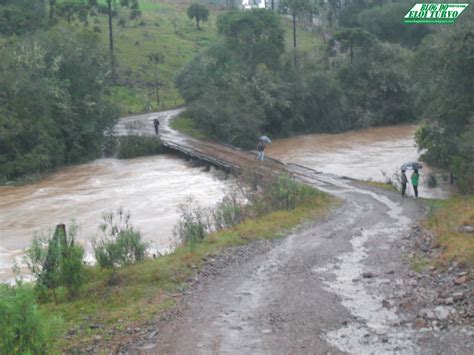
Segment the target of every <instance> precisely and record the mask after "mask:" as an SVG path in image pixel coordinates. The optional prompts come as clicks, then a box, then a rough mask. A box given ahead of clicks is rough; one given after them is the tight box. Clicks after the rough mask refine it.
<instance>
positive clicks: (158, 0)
mask: <svg viewBox="0 0 474 355" xmlns="http://www.w3.org/2000/svg"><path fill="white" fill-rule="evenodd" d="M187 4H188V2H187V1H183V2H179V1H178V2H170V1H166V0H142V1H140V9H141V11H142V16H141V17H140V18H138V19H137V20H133V21H129V20H127V21H126V25H125V26H118V25H117V19H115V22H114V23H115V27H114V30H115V32H114V41H115V42H114V43H115V52H116V57H117V62H118V63H119V84H117V85H116V86H115V87H114V89H113V91H112V92H111V97H112V98H113V99H114V100H115V101H117V102H119V103H120V105H121V107H122V115H128V114H135V113H143V112H147V110H152V111H157V110H163V109H170V108H175V107H178V106H182V105H183V104H184V101H183V99H182V98H181V97H180V95H179V94H178V92H177V91H176V88H175V87H174V83H173V77H174V75H175V74H176V72H177V71H178V70H179V69H180V68H181V67H183V66H184V65H185V64H186V63H187V62H188V61H189V60H191V59H192V58H193V57H194V56H195V55H196V54H198V53H199V52H201V51H203V50H205V49H206V48H207V47H208V46H209V45H210V44H212V43H214V42H215V41H216V40H217V37H218V35H217V28H216V23H217V16H219V15H220V14H221V13H223V12H224V11H223V10H221V9H219V8H213V7H210V8H209V9H210V14H209V20H208V21H207V22H204V23H202V26H201V27H202V30H201V31H198V30H196V24H195V22H194V21H193V20H190V19H189V18H188V16H187V14H186V10H187ZM120 17H123V18H124V19H125V18H126V16H125V13H124V14H121V15H120ZM98 19H99V23H98V24H97V26H98V27H99V28H100V37H101V40H102V43H103V46H104V52H105V53H106V51H107V50H108V28H107V26H108V24H107V18H106V17H105V16H100V17H98ZM282 21H283V24H284V28H285V31H286V44H287V49H288V50H292V29H291V23H290V21H289V20H288V19H282ZM297 31H298V32H297V33H298V51H299V52H300V53H301V55H303V53H304V52H308V51H310V50H311V51H313V53H314V49H315V48H320V46H321V39H320V37H319V36H318V35H317V34H315V33H314V31H312V30H307V29H305V28H303V27H300V26H298V29H297ZM154 53H158V54H160V55H161V56H162V61H160V62H159V63H158V64H154V63H153V62H151V61H150V60H149V55H150V54H154ZM157 81H158V82H159V84H160V89H159V94H160V97H161V99H162V101H161V102H160V105H159V106H158V105H157V103H156V91H155V89H154V84H155V83H156V82H157ZM150 105H151V106H150Z"/></svg>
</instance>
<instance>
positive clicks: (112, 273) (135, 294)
mask: <svg viewBox="0 0 474 355" xmlns="http://www.w3.org/2000/svg"><path fill="white" fill-rule="evenodd" d="M242 181H243V182H241V183H240V184H239V185H238V187H236V189H235V191H233V192H232V193H229V195H227V196H226V197H225V198H224V199H223V200H222V202H220V203H219V204H218V205H217V206H216V207H214V208H212V209H204V208H202V207H200V206H197V205H196V204H194V203H192V202H189V203H187V204H185V205H183V206H182V209H181V211H182V216H181V219H180V221H179V223H178V225H177V226H176V236H177V237H178V238H179V239H180V240H181V241H182V245H180V246H178V247H177V248H176V249H175V250H174V251H173V252H172V253H171V254H167V255H163V256H161V255H159V256H156V255H154V257H153V258H150V257H146V254H145V248H146V247H147V246H146V243H144V242H143V241H142V240H141V236H140V232H139V231H138V230H137V229H136V228H135V227H133V225H132V224H131V223H130V215H129V213H127V212H126V211H124V210H122V209H119V210H117V211H113V212H111V213H109V214H106V215H104V218H103V222H102V223H101V226H100V233H99V234H100V235H99V236H98V238H97V239H96V241H95V242H94V253H95V256H96V259H97V262H98V263H97V265H95V266H82V263H81V262H80V263H79V264H78V263H77V262H76V261H77V260H78V259H77V258H78V257H79V259H82V256H83V252H82V253H81V250H82V249H81V248H80V247H79V246H77V244H75V243H74V235H75V228H74V227H72V229H69V230H68V232H67V233H66V228H65V226H64V225H60V226H58V228H57V229H56V231H55V232H54V233H52V234H51V235H50V236H44V237H43V238H41V239H36V240H35V242H34V243H33V245H32V247H31V249H30V250H29V252H28V255H27V260H28V265H29V266H30V267H31V268H32V270H34V274H35V275H36V277H37V280H38V282H37V283H36V284H35V285H34V287H32V286H27V285H21V286H17V287H9V286H2V288H0V292H1V293H2V295H5V297H6V298H5V300H6V301H8V302H9V303H8V304H9V306H8V307H10V306H11V307H12V308H8V312H10V313H8V314H9V316H8V317H2V318H1V319H0V329H2V330H4V329H15V332H16V333H14V334H17V335H21V336H17V337H13V336H12V337H11V338H5V339H6V340H4V341H13V342H14V344H13V345H11V346H13V347H15V349H23V351H24V352H28V351H30V352H34V350H33V349H36V348H34V347H33V345H31V344H33V343H35V344H36V343H38V344H40V346H41V347H40V348H39V349H42V351H44V352H56V351H61V352H62V351H80V350H81V349H84V348H85V347H87V345H88V344H92V343H93V342H94V341H96V342H97V341H98V339H100V341H105V342H107V341H113V340H114V339H115V337H118V338H120V337H121V336H123V334H124V332H126V331H127V328H129V329H135V327H137V326H139V325H142V324H143V323H144V322H145V321H147V320H150V319H152V318H153V317H155V316H156V315H157V314H159V312H161V311H163V310H165V309H168V308H169V307H171V306H173V305H175V304H176V302H177V301H178V299H177V298H176V297H177V293H178V294H179V292H180V291H182V290H183V288H185V287H186V283H187V282H188V280H189V279H190V277H192V276H193V275H194V274H195V273H196V271H197V270H198V269H199V268H200V267H201V266H202V265H203V264H204V263H205V261H206V260H207V259H209V258H212V257H213V255H216V254H217V253H219V251H220V250H222V249H224V248H228V247H234V246H238V245H243V244H246V243H249V242H252V241H254V240H258V239H273V238H280V237H283V236H285V235H286V234H287V233H288V231H289V230H291V229H292V228H294V227H295V226H297V225H298V224H300V223H302V222H303V221H305V220H309V219H310V220H314V219H315V218H317V217H320V216H322V215H324V214H325V213H326V212H327V211H328V210H329V209H330V208H331V207H332V206H334V204H335V203H336V201H335V200H334V199H333V198H331V197H330V196H329V195H327V194H325V193H322V192H320V191H317V190H315V189H313V188H311V187H308V186H306V185H301V184H298V183H296V182H294V181H293V180H292V179H290V178H289V177H287V176H280V177H275V178H268V179H262V178H260V177H257V176H253V175H247V176H245V177H244V178H243V180H242ZM71 248H74V250H76V251H77V252H74V253H73V252H72V250H73V249H71ZM79 266H80V267H79ZM6 295H9V296H8V297H7V296H6ZM16 297H19V300H18V302H20V304H21V302H28V307H29V308H26V309H25V308H23V307H21V306H18V307H17V308H15V307H13V305H14V304H15V303H13V302H10V301H11V300H12V299H13V298H16ZM15 302H16V301H15ZM2 307H7V306H6V304H5V303H4V302H3V299H2V300H0V311H2V309H5V308H2ZM26 311H27V312H30V313H31V316H29V317H32V318H31V325H28V326H25V325H23V324H21V322H23V319H25V318H21V317H22V314H23V313H18V312H26ZM30 313H28V314H30ZM2 314H3V313H2ZM41 314H47V315H48V317H44V318H40V315H41ZM20 319H21V320H20ZM26 320H27V321H28V322H30V318H26ZM5 322H7V323H8V326H7V325H6V324H5ZM35 322H36V323H35ZM43 325H44V328H42V331H41V332H38V333H32V334H31V337H33V338H34V337H36V336H37V337H38V338H37V339H36V338H35V339H33V340H30V338H28V337H23V331H24V329H34V328H31V327H38V326H43ZM6 326H7V328H5V327H6ZM28 327H30V328H28ZM0 341H2V340H0ZM0 344H1V343H0ZM40 352H41V351H40Z"/></svg>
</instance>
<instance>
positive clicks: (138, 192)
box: [0, 125, 449, 281]
mask: <svg viewBox="0 0 474 355" xmlns="http://www.w3.org/2000/svg"><path fill="white" fill-rule="evenodd" d="M415 130H416V126H413V125H404V126H395V127H384V128H371V129H367V130H362V131H358V132H349V133H343V134H337V135H326V134H312V135H306V136H300V137H294V138H288V139H280V140H275V141H274V142H273V144H270V145H267V149H266V153H267V154H268V155H269V156H272V157H274V158H277V159H279V160H282V161H283V162H285V163H289V162H291V163H296V164H301V165H304V166H307V167H310V168H313V169H315V170H318V171H322V172H327V173H333V174H336V175H344V176H348V177H352V178H357V179H364V180H374V181H381V182H384V181H386V180H387V178H394V173H395V172H397V171H398V168H399V167H400V165H401V164H403V163H404V162H407V161H414V160H417V158H418V156H419V153H418V151H417V149H416V146H415V143H414V140H413V134H414V131H415ZM429 171H430V169H429V168H428V167H424V168H423V170H422V171H421V176H422V180H421V184H422V185H421V187H420V196H422V197H444V196H446V195H447V194H448V193H449V189H448V188H447V184H446V183H442V184H441V185H440V187H438V188H436V189H428V188H427V187H426V188H425V187H424V185H423V183H424V179H423V177H425V176H427V173H428V172H429ZM439 178H440V181H441V180H442V176H441V175H439ZM228 186H229V182H228V181H224V180H222V179H219V178H218V176H217V175H216V174H215V173H212V172H205V171H204V170H203V168H202V167H193V166H192V165H190V164H189V163H187V162H185V161H184V160H183V159H181V158H178V157H176V156H172V155H170V156H155V157H146V158H138V159H131V160H116V159H102V160H97V161H95V162H92V163H90V164H84V165H79V166H74V167H68V168H64V169H61V170H59V171H58V172H56V173H54V174H52V175H50V176H49V177H47V178H45V179H43V180H42V181H40V182H39V183H36V184H31V185H27V186H18V187H13V186H3V187H0V280H4V281H5V280H9V279H10V280H11V278H12V272H11V264H12V262H13V259H14V258H15V257H16V256H18V255H21V254H22V251H23V250H24V249H25V248H27V247H28V246H29V245H30V243H31V240H32V238H33V235H34V233H35V232H38V231H44V232H48V230H50V229H52V228H54V226H55V225H56V224H58V223H69V222H70V221H72V220H75V221H76V223H78V224H79V226H80V230H79V232H80V233H79V237H80V239H81V240H82V243H83V244H85V245H86V247H87V249H88V250H89V251H90V250H91V248H90V241H91V240H92V239H93V238H94V237H95V236H96V235H97V232H98V230H97V228H98V225H99V223H100V218H101V215H102V214H103V213H104V212H109V211H111V210H114V209H116V208H118V207H123V208H125V209H126V210H129V211H130V212H131V215H132V223H133V224H134V225H135V226H137V227H138V228H139V229H140V231H141V232H142V234H143V237H144V238H145V239H146V240H147V241H148V242H150V244H151V247H152V248H153V249H156V250H158V251H166V250H169V249H170V247H172V246H173V245H175V244H176V241H175V240H174V239H173V227H174V225H175V224H176V222H177V221H178V218H179V213H178V211H177V209H178V206H179V204H181V203H183V202H185V200H186V199H187V198H188V197H189V196H194V198H195V199H196V201H198V202H199V203H200V204H202V205H213V204H215V203H216V202H217V201H218V200H220V199H221V198H222V196H223V194H224V191H225V189H226V188H228Z"/></svg>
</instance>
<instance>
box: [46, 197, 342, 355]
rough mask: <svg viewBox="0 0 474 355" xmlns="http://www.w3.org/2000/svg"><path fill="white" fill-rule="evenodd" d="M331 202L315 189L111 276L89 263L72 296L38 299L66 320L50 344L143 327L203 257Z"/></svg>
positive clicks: (114, 336) (82, 342)
mask: <svg viewBox="0 0 474 355" xmlns="http://www.w3.org/2000/svg"><path fill="white" fill-rule="evenodd" d="M334 203H335V201H334V200H333V199H332V198H331V197H330V196H329V195H327V194H325V193H322V192H317V193H316V194H315V195H314V196H313V197H312V198H311V200H310V201H308V202H306V203H305V204H304V205H300V206H298V207H296V208H295V209H292V210H279V211H275V212H272V213H269V214H267V215H264V216H262V217H259V218H254V219H246V220H245V221H244V222H242V223H240V224H238V225H236V226H234V227H233V228H230V229H226V230H222V231H220V232H215V233H212V234H209V235H208V236H207V237H205V238H204V240H203V241H202V242H201V243H198V244H196V245H194V246H193V247H192V248H191V247H190V246H188V245H184V246H180V247H178V248H177V249H176V250H175V251H174V252H173V253H172V254H169V255H165V256H162V257H158V258H156V259H150V260H146V261H144V262H142V263H139V264H135V265H131V266H127V267H123V268H119V269H118V270H117V272H116V275H115V276H114V277H113V278H111V272H110V271H107V270H103V269H100V268H99V267H90V268H88V269H87V282H86V284H85V286H84V287H83V288H82V290H81V291H80V294H79V295H78V297H77V298H76V299H75V300H68V299H67V298H66V296H65V295H60V296H59V299H60V302H59V304H58V305H55V304H54V303H52V302H51V303H46V304H42V305H41V308H42V309H43V310H45V311H47V312H48V313H55V314H59V315H61V317H62V318H63V319H64V322H65V324H64V325H63V327H62V330H63V334H62V335H61V336H60V337H57V339H56V343H55V349H56V350H57V351H64V350H66V349H68V350H69V351H70V350H71V349H74V348H76V349H84V348H85V347H87V346H88V345H89V344H92V343H94V341H95V342H100V343H103V342H104V341H106V342H109V343H108V344H109V345H110V344H111V342H112V343H113V342H115V341H120V340H123V337H124V336H125V337H126V336H127V335H126V334H127V329H132V330H133V329H135V328H136V327H143V323H144V322H146V321H147V320H151V319H153V318H155V317H156V316H157V315H158V314H159V313H160V312H162V311H163V310H166V309H168V308H170V307H172V306H174V305H175V304H176V302H177V301H176V300H177V299H178V298H179V292H180V291H181V290H183V288H184V287H186V283H187V280H189V279H190V277H192V276H193V275H194V274H195V273H196V271H197V270H198V269H199V268H200V267H201V265H202V264H203V263H204V262H205V260H206V259H207V258H209V257H211V256H212V255H215V254H217V253H219V252H220V251H221V250H223V249H224V248H228V247H232V246H237V245H242V244H246V243H250V242H252V241H254V240H259V239H273V238H281V237H283V236H285V235H286V234H287V233H288V232H289V231H290V230H291V229H292V228H294V227H295V226H297V225H298V224H300V223H302V222H303V221H305V220H309V219H311V220H313V219H315V218H318V217H321V216H323V215H324V214H325V213H326V212H327V211H328V209H329V208H330V207H331V206H333V205H334ZM111 280H112V281H111Z"/></svg>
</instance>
